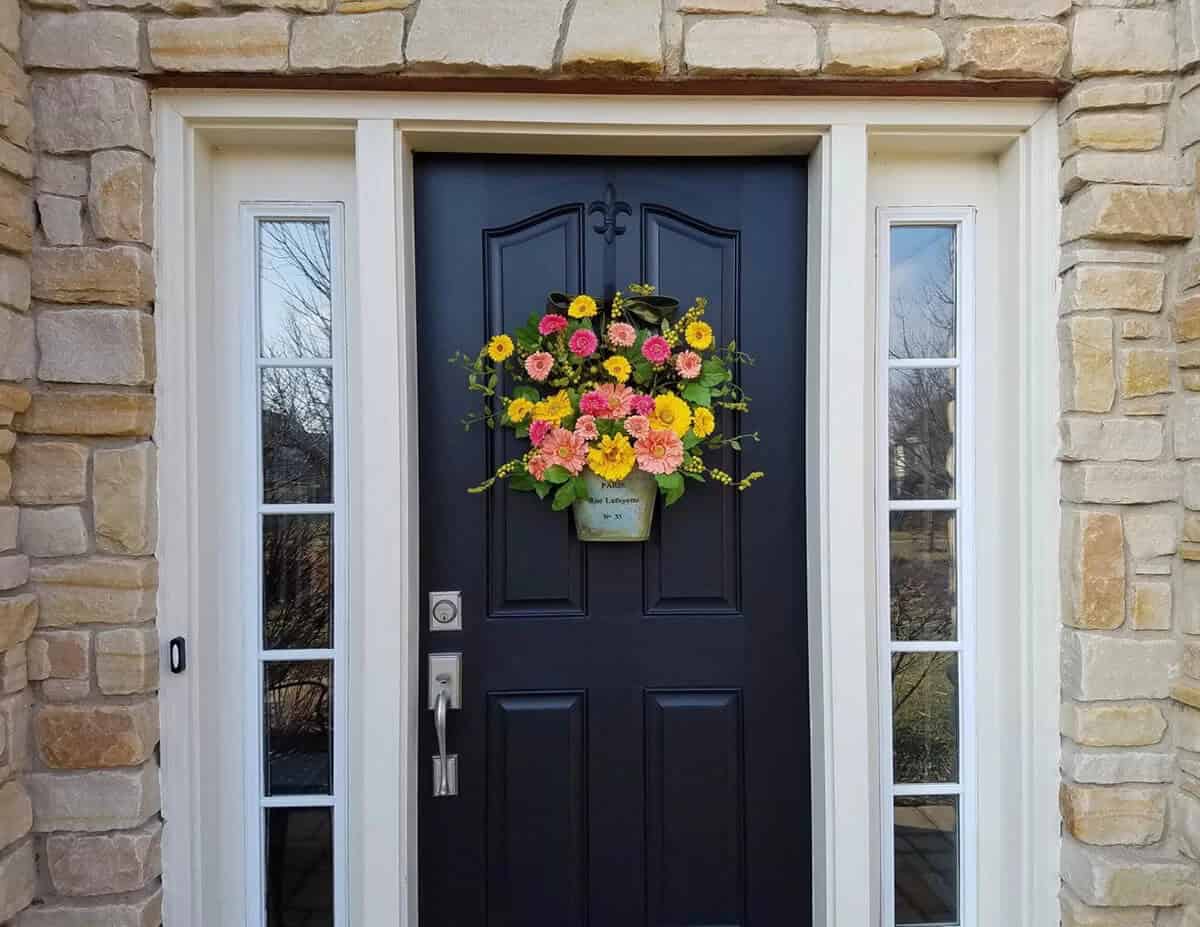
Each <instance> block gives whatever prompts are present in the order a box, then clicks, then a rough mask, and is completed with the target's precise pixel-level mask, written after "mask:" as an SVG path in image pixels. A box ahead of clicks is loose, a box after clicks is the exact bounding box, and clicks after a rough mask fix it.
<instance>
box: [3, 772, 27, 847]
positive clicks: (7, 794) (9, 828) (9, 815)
mask: <svg viewBox="0 0 1200 927" xmlns="http://www.w3.org/2000/svg"><path fill="white" fill-rule="evenodd" d="M31 827H33V806H32V805H31V804H30V801H29V794H28V793H27V792H26V791H25V786H24V785H23V784H22V783H21V782H18V781H10V782H6V783H4V785H2V786H0V848H7V847H9V846H12V844H14V843H16V842H17V841H18V840H20V839H21V838H22V837H24V836H25V835H26V834H28V833H29V830H30V828H31Z"/></svg>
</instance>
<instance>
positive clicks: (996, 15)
mask: <svg viewBox="0 0 1200 927" xmlns="http://www.w3.org/2000/svg"><path fill="white" fill-rule="evenodd" d="M1070 9H1071V0H944V2H943V3H942V12H943V14H945V15H946V16H981V17H990V18H993V19H1054V18H1056V17H1058V16H1062V15H1063V14H1064V13H1066V12H1069V11H1070Z"/></svg>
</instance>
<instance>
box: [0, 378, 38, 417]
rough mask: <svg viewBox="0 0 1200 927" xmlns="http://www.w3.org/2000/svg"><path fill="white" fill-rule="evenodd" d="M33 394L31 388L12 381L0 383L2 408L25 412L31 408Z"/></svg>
mask: <svg viewBox="0 0 1200 927" xmlns="http://www.w3.org/2000/svg"><path fill="white" fill-rule="evenodd" d="M31 400H32V394H31V393H30V392H29V390H27V389H24V388H22V387H20V386H14V385H13V384H11V383H0V409H10V410H12V411H13V412H24V411H25V410H26V409H28V408H29V403H30V401H31Z"/></svg>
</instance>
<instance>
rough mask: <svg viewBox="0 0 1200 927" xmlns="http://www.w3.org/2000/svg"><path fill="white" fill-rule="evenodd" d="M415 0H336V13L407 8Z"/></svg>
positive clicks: (376, 11)
mask: <svg viewBox="0 0 1200 927" xmlns="http://www.w3.org/2000/svg"><path fill="white" fill-rule="evenodd" d="M412 4H413V0H336V2H335V3H334V8H333V10H334V12H335V13H351V14H354V13H378V12H379V11H380V10H406V9H408V8H409V7H410V6H412Z"/></svg>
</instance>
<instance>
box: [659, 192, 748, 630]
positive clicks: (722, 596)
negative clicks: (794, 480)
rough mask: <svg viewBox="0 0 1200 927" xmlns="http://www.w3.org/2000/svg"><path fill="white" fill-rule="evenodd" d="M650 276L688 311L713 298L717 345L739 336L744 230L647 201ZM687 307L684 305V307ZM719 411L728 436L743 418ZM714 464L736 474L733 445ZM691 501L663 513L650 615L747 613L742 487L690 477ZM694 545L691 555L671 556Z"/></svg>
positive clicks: (711, 321)
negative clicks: (731, 488) (743, 586)
mask: <svg viewBox="0 0 1200 927" xmlns="http://www.w3.org/2000/svg"><path fill="white" fill-rule="evenodd" d="M641 225H642V276H643V278H644V279H645V280H646V281H647V282H649V283H653V284H654V285H656V286H657V287H658V288H659V291H660V292H662V293H670V294H672V295H676V296H678V297H679V298H680V301H681V302H682V303H683V307H682V309H686V307H687V306H688V305H690V302H691V300H692V298H693V297H695V296H704V297H706V298H707V299H708V300H709V304H708V310H707V312H706V314H705V320H706V321H707V322H708V323H709V324H710V325H712V328H713V334H714V336H715V339H716V344H718V345H727V344H728V343H729V342H730V341H736V340H737V339H738V329H739V323H740V308H741V307H740V287H739V272H740V260H741V236H740V234H739V233H738V231H737V230H735V229H724V228H718V227H717V226H714V225H709V224H707V223H705V222H702V221H700V220H699V219H696V218H693V217H691V216H688V215H686V214H684V213H682V212H679V211H677V210H674V209H668V208H667V207H665V206H655V205H644V206H643V207H642V215H641ZM682 309H681V311H682ZM714 411H716V412H717V430H718V432H719V433H723V434H725V435H727V436H728V435H732V434H735V433H736V432H734V431H732V429H733V428H734V427H735V426H736V425H737V423H738V417H737V416H736V415H734V414H733V413H731V412H729V411H727V410H726V411H722V410H720V409H716V410H714ZM708 460H709V463H710V464H714V465H716V466H719V467H721V468H722V469H724V470H725V471H726V472H732V468H734V467H736V466H737V461H736V456H735V455H734V454H733V453H732V451H729V450H726V451H725V452H724V453H721V454H709V455H708ZM686 498H687V504H686V505H679V506H676V507H673V508H671V509H667V510H664V511H663V512H662V517H661V518H659V519H656V526H655V530H654V534H653V537H652V538H651V540H650V541H649V543H647V544H646V548H645V558H644V572H645V596H646V605H645V610H646V613H647V614H650V615H654V614H680V613H682V614H718V615H720V614H724V615H731V614H737V613H739V612H740V611H741V562H740V551H741V538H740V532H741V521H740V517H739V511H738V508H739V507H738V500H737V493H734V492H729V491H728V490H727V489H726V488H725V487H723V486H720V485H718V484H716V483H712V482H709V483H689V484H688V491H687V497H686ZM664 551H675V552H679V551H686V552H687V556H686V557H681V556H678V554H677V553H676V555H675V556H664Z"/></svg>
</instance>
